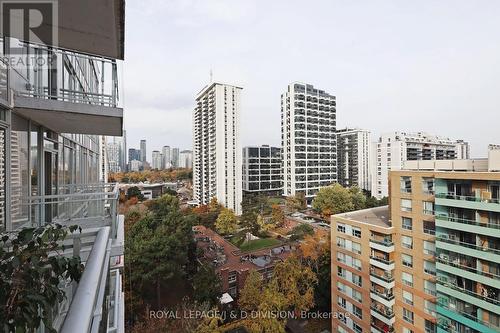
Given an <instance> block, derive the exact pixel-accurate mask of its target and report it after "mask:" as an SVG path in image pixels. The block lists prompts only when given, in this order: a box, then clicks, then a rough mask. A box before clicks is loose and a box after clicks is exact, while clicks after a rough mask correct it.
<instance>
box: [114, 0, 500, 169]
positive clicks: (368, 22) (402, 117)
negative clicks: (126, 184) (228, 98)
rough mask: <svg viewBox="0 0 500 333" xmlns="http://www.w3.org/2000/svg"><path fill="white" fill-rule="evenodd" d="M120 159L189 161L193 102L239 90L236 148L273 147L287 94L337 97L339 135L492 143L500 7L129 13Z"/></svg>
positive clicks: (189, 3)
mask: <svg viewBox="0 0 500 333" xmlns="http://www.w3.org/2000/svg"><path fill="white" fill-rule="evenodd" d="M126 6H127V7H126V27H125V29H126V32H125V62H124V66H123V78H124V80H123V84H124V89H123V90H124V95H125V97H124V107H125V109H124V110H125V111H124V114H125V116H124V124H125V129H126V130H127V145H128V147H129V148H130V147H135V148H139V140H140V139H146V140H147V142H148V155H147V156H148V159H150V157H151V151H152V150H154V149H156V150H161V147H162V146H164V145H169V146H173V147H180V148H181V149H191V147H192V134H191V126H192V124H191V117H192V112H193V108H194V105H195V96H196V94H197V93H198V92H199V91H200V90H201V89H202V88H203V87H204V86H205V85H206V84H208V83H209V82H210V72H211V71H212V73H213V80H214V81H217V82H223V83H229V84H235V85H238V86H242V87H243V94H242V108H241V117H242V125H241V141H242V145H243V146H246V145H261V144H269V145H277V146H279V145H280V137H281V132H280V131H281V129H280V96H281V93H283V92H284V91H285V90H286V87H287V85H288V84H289V83H291V82H295V81H299V82H305V83H309V84H312V85H314V86H315V87H317V88H319V89H322V90H325V91H326V92H328V93H330V94H334V95H335V96H337V127H338V128H342V127H346V126H348V127H359V128H364V129H368V130H370V131H371V132H372V138H373V139H374V140H376V138H377V136H378V135H380V133H385V132H391V131H409V132H414V131H423V132H428V133H431V134H435V135H441V136H446V137H451V138H455V139H464V140H466V141H468V142H469V143H470V144H471V153H472V157H485V155H486V152H487V145H488V144H489V143H500V130H499V125H500V38H499V37H500V20H499V19H498V14H499V13H500V1H497V0H491V1H486V0H474V1H472V0H467V1H461V0H441V1H434V0H420V1H401V0H394V1H389V0H379V1H372V0H365V1H361V0H358V1H349V0H345V1H340V0H325V1H319V0H317V1H314V0H311V1H303V0H302V1H295V0H272V1H269V0H268V1H265V0H253V1H248V0H245V1H243V0H140V1H139V0H132V1H127V2H126Z"/></svg>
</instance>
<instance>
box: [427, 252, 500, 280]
mask: <svg viewBox="0 0 500 333" xmlns="http://www.w3.org/2000/svg"><path fill="white" fill-rule="evenodd" d="M436 261H437V262H438V263H441V264H444V265H448V266H452V267H455V268H459V269H463V270H465V271H468V272H471V273H474V274H478V275H482V276H485V277H489V278H492V279H496V280H500V275H496V274H493V273H490V272H483V271H480V270H479V269H477V267H473V266H468V265H463V264H461V263H460V261H459V260H456V261H455V260H444V259H442V258H439V257H436Z"/></svg>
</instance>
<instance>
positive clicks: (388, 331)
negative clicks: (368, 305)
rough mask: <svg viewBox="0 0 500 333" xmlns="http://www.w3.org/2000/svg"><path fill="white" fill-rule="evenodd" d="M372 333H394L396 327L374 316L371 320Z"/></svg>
mask: <svg viewBox="0 0 500 333" xmlns="http://www.w3.org/2000/svg"><path fill="white" fill-rule="evenodd" d="M370 332H371V333H394V332H395V331H394V327H392V326H388V325H387V324H384V323H383V322H381V321H380V320H377V319H375V318H372V322H371V329H370Z"/></svg>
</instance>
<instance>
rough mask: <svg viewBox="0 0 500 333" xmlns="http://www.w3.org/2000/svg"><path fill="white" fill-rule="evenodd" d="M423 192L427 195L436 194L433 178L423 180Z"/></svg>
mask: <svg viewBox="0 0 500 333" xmlns="http://www.w3.org/2000/svg"><path fill="white" fill-rule="evenodd" d="M422 191H423V192H424V193H426V194H434V179H433V178H423V179H422Z"/></svg>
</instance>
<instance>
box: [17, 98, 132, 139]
mask: <svg viewBox="0 0 500 333" xmlns="http://www.w3.org/2000/svg"><path fill="white" fill-rule="evenodd" d="M13 111H14V112H16V113H18V114H19V115H21V116H23V117H26V118H29V119H31V120H33V121H35V122H37V123H38V124H40V125H42V126H45V127H46V128H49V129H51V130H53V131H54V132H57V133H74V134H95V135H110V136H122V135H123V131H122V128H123V109H121V108H112V107H106V106H99V105H89V104H78V103H70V102H64V101H57V100H49V99H38V98H30V97H22V96H15V108H14V109H13Z"/></svg>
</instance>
